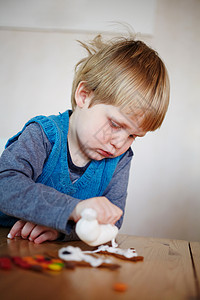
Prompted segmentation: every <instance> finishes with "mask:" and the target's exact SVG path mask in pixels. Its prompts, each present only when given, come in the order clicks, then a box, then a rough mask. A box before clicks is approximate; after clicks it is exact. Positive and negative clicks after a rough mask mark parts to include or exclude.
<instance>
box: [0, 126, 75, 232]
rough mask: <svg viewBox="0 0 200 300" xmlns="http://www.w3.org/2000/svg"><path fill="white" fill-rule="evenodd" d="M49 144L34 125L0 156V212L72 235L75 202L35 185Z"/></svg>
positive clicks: (58, 193) (43, 134)
mask: <svg viewBox="0 0 200 300" xmlns="http://www.w3.org/2000/svg"><path fill="white" fill-rule="evenodd" d="M50 151H51V144H50V142H49V140H48V139H47V137H46V135H45V133H44V132H43V130H42V129H41V127H40V125H39V124H37V123H31V124H30V125H28V126H27V127H26V129H25V130H24V131H23V133H22V134H21V135H20V136H19V138H18V140H17V141H15V142H13V143H12V144H11V145H10V146H9V147H8V148H6V149H5V150H4V152H3V153H2V156H1V157H0V211H2V212H3V213H4V214H6V215H9V216H14V217H17V218H19V219H23V220H26V221H30V222H33V223H36V224H41V225H44V226H48V227H51V228H55V229H56V230H58V231H60V232H63V233H65V234H69V235H71V234H72V232H71V231H72V229H73V225H74V224H72V223H73V222H71V221H68V219H69V216H70V214H71V212H72V211H73V209H74V208H75V206H76V205H77V203H78V202H79V201H80V200H79V199H76V198H73V197H71V196H69V195H66V194H63V193H61V192H59V191H57V190H56V189H54V188H52V187H49V186H46V185H44V184H41V183H36V180H37V178H38V177H39V176H40V174H41V173H42V169H43V166H44V164H45V161H46V159H47V157H48V155H49V153H50Z"/></svg>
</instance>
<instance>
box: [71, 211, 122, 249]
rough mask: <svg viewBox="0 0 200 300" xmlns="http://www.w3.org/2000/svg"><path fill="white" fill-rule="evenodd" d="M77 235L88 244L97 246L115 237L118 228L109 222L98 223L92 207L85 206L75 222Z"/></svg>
mask: <svg viewBox="0 0 200 300" xmlns="http://www.w3.org/2000/svg"><path fill="white" fill-rule="evenodd" d="M75 230H76V233H77V235H78V237H79V238H80V239H81V240H82V241H83V242H85V243H86V244H88V245H90V246H98V245H102V244H105V243H107V242H109V241H111V240H113V239H115V237H116V235H117V233H118V228H117V226H114V225H111V224H99V223H98V222H97V213H96V211H95V210H94V209H92V208H86V209H84V210H83V211H82V213H81V219H80V220H79V221H78V222H77V223H76V229H75Z"/></svg>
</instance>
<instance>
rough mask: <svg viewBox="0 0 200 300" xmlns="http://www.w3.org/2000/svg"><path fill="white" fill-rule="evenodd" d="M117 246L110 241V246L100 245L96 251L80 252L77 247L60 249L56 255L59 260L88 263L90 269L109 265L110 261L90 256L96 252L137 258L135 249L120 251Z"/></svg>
mask: <svg viewBox="0 0 200 300" xmlns="http://www.w3.org/2000/svg"><path fill="white" fill-rule="evenodd" d="M117 246H118V245H117V244H116V243H115V241H114V240H113V241H112V246H108V245H101V246H99V247H98V249H96V250H93V251H82V250H81V249H80V248H79V247H73V246H67V247H64V248H61V249H60V250H59V252H58V255H59V257H60V258H61V259H63V260H65V261H77V262H81V261H84V262H87V263H89V264H90V265H91V266H92V267H98V266H100V265H101V264H103V263H105V264H110V263H111V260H110V259H103V258H99V257H95V256H92V255H91V254H95V253H98V252H108V253H111V254H118V255H122V256H124V257H125V258H127V259H129V258H132V257H136V256H138V254H137V253H136V251H135V249H133V248H128V249H121V248H118V247H117Z"/></svg>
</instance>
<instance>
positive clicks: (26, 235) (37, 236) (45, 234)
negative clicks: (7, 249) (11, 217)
mask: <svg viewBox="0 0 200 300" xmlns="http://www.w3.org/2000/svg"><path fill="white" fill-rule="evenodd" d="M15 236H21V237H22V238H23V239H29V241H31V242H34V243H36V244H41V243H43V242H45V241H54V240H56V239H57V238H58V237H59V232H58V231H56V230H55V229H52V228H49V227H46V226H42V225H37V224H34V223H31V222H26V221H22V220H20V221H17V222H16V223H15V224H14V225H13V227H12V228H11V230H10V232H9V234H8V237H9V238H10V239H13V238H14V237H15Z"/></svg>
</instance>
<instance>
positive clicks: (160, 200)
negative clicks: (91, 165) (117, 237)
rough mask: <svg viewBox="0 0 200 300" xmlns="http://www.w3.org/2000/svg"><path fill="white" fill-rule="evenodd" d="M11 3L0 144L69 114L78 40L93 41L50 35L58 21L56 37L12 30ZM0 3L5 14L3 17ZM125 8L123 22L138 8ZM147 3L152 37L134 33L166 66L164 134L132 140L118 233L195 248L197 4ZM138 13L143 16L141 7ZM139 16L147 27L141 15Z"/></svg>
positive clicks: (2, 35)
mask: <svg viewBox="0 0 200 300" xmlns="http://www.w3.org/2000/svg"><path fill="white" fill-rule="evenodd" d="M11 2H12V1H11V0H8V1H1V0H0V24H1V26H0V66H1V67H0V138H6V137H9V136H10V135H12V134H14V133H15V132H16V131H18V130H20V129H21V127H22V126H23V124H24V122H26V121H27V120H28V119H29V118H30V117H32V116H35V115H37V114H47V115H48V114H52V113H57V112H59V111H64V110H65V109H66V108H68V107H69V106H70V92H71V82H72V76H73V67H74V64H75V63H76V61H77V60H78V59H79V58H81V57H82V56H83V50H81V48H80V46H79V45H78V44H77V43H76V40H77V39H80V40H87V39H88V38H90V37H91V35H92V36H93V34H92V33H88V32H89V31H88V32H83V31H82V30H80V31H78V30H77V29H76V32H75V31H69V30H68V29H67V30H64V29H63V27H62V26H61V25H60V26H61V27H62V28H61V27H57V28H56V29H55V24H57V23H56V22H55V18H53V20H54V23H52V24H53V25H54V29H53V30H50V29H49V27H50V25H49V24H51V23H48V24H47V23H45V24H46V25H44V24H43V25H44V28H42V27H41V26H42V25H41V24H40V26H38V27H37V24H38V23H37V22H36V21H37V20H35V22H36V25H35V27H37V29H34V28H33V27H34V23H31V25H30V24H28V23H26V24H25V23H23V22H22V21H23V20H25V19H24V17H23V15H22V18H21V20H22V21H21V22H22V23H21V24H19V23H18V22H19V21H20V18H17V17H16V18H15V24H14V23H12V24H11V21H10V20H13V19H12V18H10V17H9V16H10V14H11V12H12V11H13V10H12V9H13V6H12V5H11ZM21 2H23V1H22V0H20V1H19V2H18V3H21ZM61 2H62V3H63V1H61ZM61 2H59V1H57V3H61ZM5 3H7V4H6V5H7V6H8V8H9V9H7V10H6V9H4V10H3V13H2V8H3V7H4V5H5ZM31 3H32V4H31V7H32V6H33V3H35V5H38V3H37V1H36V2H33V1H31ZM43 3H45V1H44V2H43ZM48 3H52V0H51V1H49V2H48ZM123 3H124V1H123ZM128 3H129V7H128V8H127V14H128V15H130V16H131V14H132V12H133V11H134V12H135V11H136V6H134V1H132V2H130V1H128ZM143 3H144V2H143ZM147 3H150V6H151V7H152V6H153V8H154V9H153V11H152V13H151V16H150V19H149V20H146V24H149V26H150V27H151V36H146V34H149V32H147V31H146V30H145V28H146V27H145V26H143V27H140V26H141V25H139V23H137V25H135V26H134V24H132V25H133V27H134V28H137V31H140V32H142V33H144V34H143V35H142V38H143V39H145V40H146V41H147V42H148V44H150V45H152V47H154V48H155V49H156V50H158V52H159V53H160V55H161V56H162V58H163V59H164V61H165V62H166V65H167V67H168V70H169V75H170V79H171V103H170V107H169V111H168V113H167V116H166V119H165V121H164V124H163V126H162V128H161V129H160V130H158V131H157V132H155V133H149V134H148V135H147V136H146V137H145V138H144V139H140V140H136V142H135V144H134V146H133V150H134V152H135V157H134V160H133V164H132V168H131V176H130V183H129V189H128V199H127V207H126V217H125V221H124V224H123V227H122V229H121V232H122V233H128V234H133V235H144V236H154V237H168V238H178V239H187V240H199V241H200V218H199V212H200V199H199V198H200V185H199V178H200V176H199V175H200V157H199V153H200V121H199V108H200V101H198V97H199V94H200V85H199V78H200V71H199V70H200V68H199V67H200V66H199V53H200V38H199V37H200V32H199V29H200V21H199V20H200V18H199V17H200V2H199V1H198V0H191V1H187V0H174V1H168V0H158V1H157V6H156V5H155V3H156V1H153V2H148V1H146V4H147ZM9 5H10V6H9ZM131 5H132V6H131ZM27 7H28V6H27ZM116 7H117V6H116ZM143 7H144V11H145V8H146V5H144V4H143ZM4 8H5V7H4ZM35 8H36V6H35ZM115 9H116V8H115ZM137 9H138V15H141V16H142V17H143V23H145V20H144V14H143V13H142V10H141V8H138V7H137ZM37 10H38V6H37ZM20 11H21V10H20V9H19V11H18V15H20ZM30 11H34V10H33V7H32V9H31V10H30ZM149 11H150V10H149ZM6 12H7V17H5V14H6ZM8 12H9V13H8ZM116 12H117V9H116ZM118 13H120V11H119V12H118ZM25 15H26V14H25ZM54 15H55V11H54ZM3 16H4V18H3ZM16 16H17V14H16ZM9 18H10V19H9ZM32 18H33V17H32ZM46 19H47V20H50V19H51V20H52V16H51V18H50V17H49V18H48V15H47V13H46V15H45V18H44V20H46ZM58 19H59V18H57V20H58ZM27 20H32V19H31V17H30V19H29V18H26V22H28V21H27ZM6 21H7V23H6ZM111 21H112V20H111ZM115 21H116V20H115ZM120 21H123V20H122V19H121V20H120ZM9 22H10V23H9ZM40 22H41V20H40ZM148 22H149V23H148ZM133 23H134V22H133ZM47 25H48V26H47ZM53 25H52V26H53ZM45 26H46V27H45ZM19 27H20V28H19ZM47 27H48V28H47ZM147 27H148V26H147ZM47 29H48V30H47ZM109 29H110V28H109Z"/></svg>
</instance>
